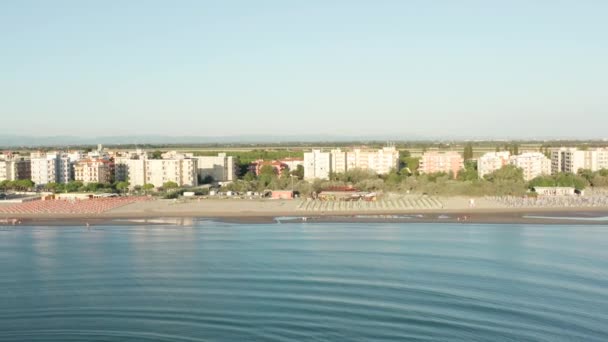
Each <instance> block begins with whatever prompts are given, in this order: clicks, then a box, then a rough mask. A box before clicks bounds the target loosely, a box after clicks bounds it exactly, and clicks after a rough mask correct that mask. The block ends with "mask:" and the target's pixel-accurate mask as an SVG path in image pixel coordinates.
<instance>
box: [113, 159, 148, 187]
mask: <svg viewBox="0 0 608 342" xmlns="http://www.w3.org/2000/svg"><path fill="white" fill-rule="evenodd" d="M145 161H146V159H145V158H141V159H135V158H130V157H117V158H115V159H114V177H115V179H116V180H117V181H119V182H129V185H130V186H131V187H134V186H143V185H144V184H146V163H145Z"/></svg>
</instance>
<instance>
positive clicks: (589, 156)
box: [551, 147, 608, 174]
mask: <svg viewBox="0 0 608 342" xmlns="http://www.w3.org/2000/svg"><path fill="white" fill-rule="evenodd" d="M581 169H583V170H591V171H598V170H601V169H608V149H607V148H595V149H589V150H579V149H577V148H575V147H562V148H560V149H556V150H553V151H551V173H553V174H556V173H560V172H568V173H577V172H578V171H579V170H581Z"/></svg>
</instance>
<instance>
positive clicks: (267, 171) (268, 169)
mask: <svg viewBox="0 0 608 342" xmlns="http://www.w3.org/2000/svg"><path fill="white" fill-rule="evenodd" d="M276 174H277V172H276V169H275V168H274V167H272V166H271V165H264V166H262V168H260V176H261V175H276Z"/></svg>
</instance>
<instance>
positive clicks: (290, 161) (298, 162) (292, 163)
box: [279, 158, 304, 171]
mask: <svg viewBox="0 0 608 342" xmlns="http://www.w3.org/2000/svg"><path fill="white" fill-rule="evenodd" d="M279 162H280V163H283V164H285V165H287V168H289V171H295V170H297V169H298V166H304V158H283V159H280V160H279Z"/></svg>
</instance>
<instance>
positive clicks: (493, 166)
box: [477, 151, 511, 178]
mask: <svg viewBox="0 0 608 342" xmlns="http://www.w3.org/2000/svg"><path fill="white" fill-rule="evenodd" d="M510 157H511V153H510V152H509V151H503V152H490V153H486V154H484V155H483V156H481V157H479V159H477V173H478V174H479V178H483V176H485V175H487V174H490V173H492V172H494V171H496V170H499V169H501V168H502V167H503V166H505V165H508V164H509V158H510Z"/></svg>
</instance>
